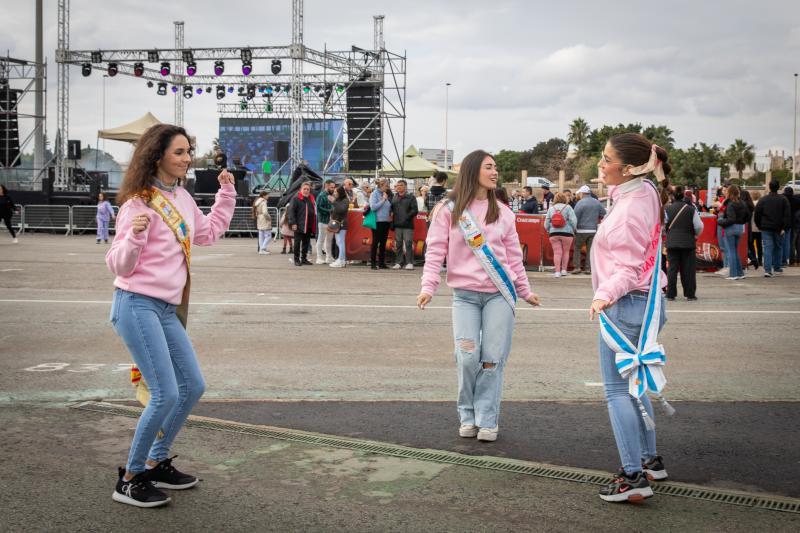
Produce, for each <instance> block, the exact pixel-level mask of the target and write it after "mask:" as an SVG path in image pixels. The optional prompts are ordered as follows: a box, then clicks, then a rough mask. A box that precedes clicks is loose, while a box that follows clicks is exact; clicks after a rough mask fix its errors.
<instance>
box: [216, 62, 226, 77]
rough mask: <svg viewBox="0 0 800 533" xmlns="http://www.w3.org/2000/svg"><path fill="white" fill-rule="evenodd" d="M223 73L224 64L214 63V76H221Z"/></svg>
mask: <svg viewBox="0 0 800 533" xmlns="http://www.w3.org/2000/svg"><path fill="white" fill-rule="evenodd" d="M223 72H225V62H224V61H214V76H222V73H223Z"/></svg>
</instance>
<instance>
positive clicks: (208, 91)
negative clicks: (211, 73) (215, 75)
mask: <svg viewBox="0 0 800 533" xmlns="http://www.w3.org/2000/svg"><path fill="white" fill-rule="evenodd" d="M206 92H207V93H211V86H210V85H209V86H207V87H206Z"/></svg>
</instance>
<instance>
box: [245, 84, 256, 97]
mask: <svg viewBox="0 0 800 533" xmlns="http://www.w3.org/2000/svg"><path fill="white" fill-rule="evenodd" d="M255 95H256V86H255V85H253V84H252V83H251V84H249V85H248V86H247V99H248V100H252V99H253V98H254V97H255Z"/></svg>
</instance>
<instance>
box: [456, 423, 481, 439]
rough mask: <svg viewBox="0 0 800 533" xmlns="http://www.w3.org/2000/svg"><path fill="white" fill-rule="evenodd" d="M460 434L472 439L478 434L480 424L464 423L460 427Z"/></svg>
mask: <svg viewBox="0 0 800 533" xmlns="http://www.w3.org/2000/svg"><path fill="white" fill-rule="evenodd" d="M458 435H459V437H464V438H467V439H470V438H472V437H475V436H477V435H478V426H476V425H474V424H462V425H461V427H460V428H458Z"/></svg>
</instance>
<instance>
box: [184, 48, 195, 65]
mask: <svg viewBox="0 0 800 533" xmlns="http://www.w3.org/2000/svg"><path fill="white" fill-rule="evenodd" d="M182 56H183V62H184V63H194V54H193V53H192V51H191V50H184V51H183V54H182Z"/></svg>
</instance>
